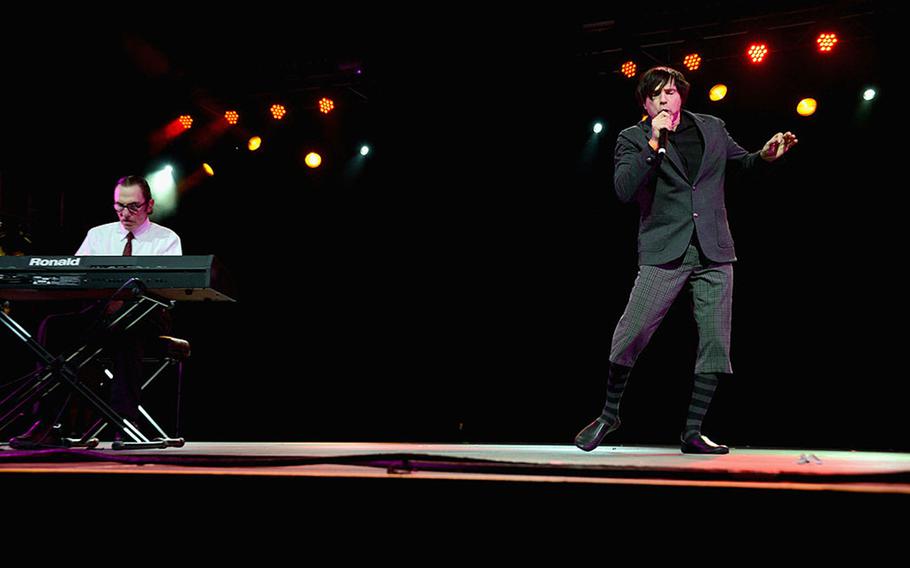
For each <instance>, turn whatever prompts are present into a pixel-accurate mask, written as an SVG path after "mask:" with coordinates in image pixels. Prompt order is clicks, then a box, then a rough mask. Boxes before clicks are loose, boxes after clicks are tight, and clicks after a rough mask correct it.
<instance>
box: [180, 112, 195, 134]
mask: <svg viewBox="0 0 910 568" xmlns="http://www.w3.org/2000/svg"><path fill="white" fill-rule="evenodd" d="M177 122H179V123H180V125H181V126H182V127H183V128H184V130H189V129H190V127H192V126H193V117H192V116H190V115H188V114H182V115H180V118H178V119H177Z"/></svg>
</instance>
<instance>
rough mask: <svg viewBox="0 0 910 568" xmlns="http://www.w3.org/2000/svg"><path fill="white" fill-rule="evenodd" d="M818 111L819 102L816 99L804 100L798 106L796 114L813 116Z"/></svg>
mask: <svg viewBox="0 0 910 568" xmlns="http://www.w3.org/2000/svg"><path fill="white" fill-rule="evenodd" d="M816 109H818V101H816V100H815V99H803V100H801V101H799V104H798V105H796V112H798V113H799V115H800V116H812V115H813V114H815V111H816Z"/></svg>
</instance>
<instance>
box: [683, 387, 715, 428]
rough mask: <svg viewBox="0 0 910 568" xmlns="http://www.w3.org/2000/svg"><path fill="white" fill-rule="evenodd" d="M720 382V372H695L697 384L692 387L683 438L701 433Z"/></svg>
mask: <svg viewBox="0 0 910 568" xmlns="http://www.w3.org/2000/svg"><path fill="white" fill-rule="evenodd" d="M718 382H720V373H695V386H694V387H693V388H692V401H691V402H689V414H688V416H687V417H686V429H685V430H684V431H683V439H688V438H690V437H692V436H696V435H698V434H701V423H702V421H703V420H704V419H705V414H707V413H708V407H709V406H711V399H712V398H714V391H715V390H717V384H718Z"/></svg>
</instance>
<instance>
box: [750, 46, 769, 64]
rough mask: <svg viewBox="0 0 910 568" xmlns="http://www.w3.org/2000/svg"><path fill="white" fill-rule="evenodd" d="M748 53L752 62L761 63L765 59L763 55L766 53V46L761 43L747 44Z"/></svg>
mask: <svg viewBox="0 0 910 568" xmlns="http://www.w3.org/2000/svg"><path fill="white" fill-rule="evenodd" d="M748 53H749V59H751V60H752V63H761V62H763V61H764V60H765V56H766V55H768V46H766V45H765V44H763V43H754V44H752V45H750V46H749V52H748Z"/></svg>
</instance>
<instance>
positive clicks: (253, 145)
mask: <svg viewBox="0 0 910 568" xmlns="http://www.w3.org/2000/svg"><path fill="white" fill-rule="evenodd" d="M260 146H262V138H260V137H258V136H253V137H252V138H250V141H249V142H247V144H246V147H247V148H249V150H250V152H255V151H256V150H258V149H259V147H260Z"/></svg>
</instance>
